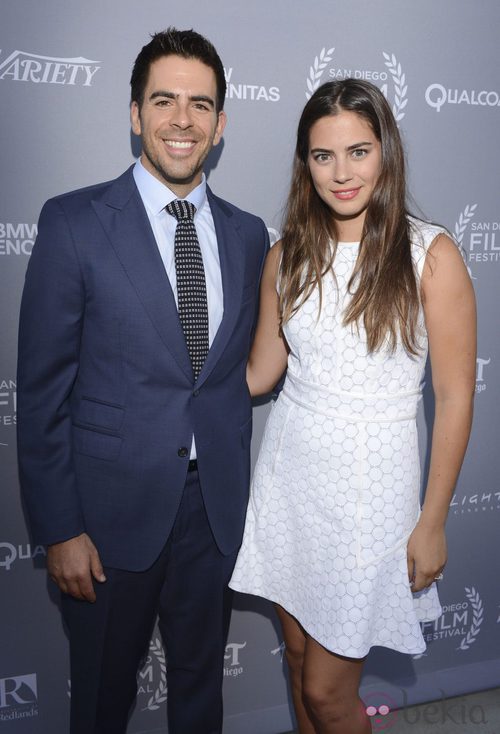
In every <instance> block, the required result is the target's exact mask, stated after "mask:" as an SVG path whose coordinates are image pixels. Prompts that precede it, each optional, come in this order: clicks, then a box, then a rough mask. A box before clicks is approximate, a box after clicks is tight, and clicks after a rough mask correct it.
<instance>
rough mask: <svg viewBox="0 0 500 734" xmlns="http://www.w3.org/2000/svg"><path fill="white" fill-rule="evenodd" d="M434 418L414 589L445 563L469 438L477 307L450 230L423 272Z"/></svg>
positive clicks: (412, 550) (411, 561)
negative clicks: (452, 509)
mask: <svg viewBox="0 0 500 734" xmlns="http://www.w3.org/2000/svg"><path fill="white" fill-rule="evenodd" d="M421 288H422V301H423V308H424V315H425V323H426V327H427V334H428V337H429V355H430V361H431V368H432V385H433V389H434V397H435V418H434V426H433V430H432V444H431V461H430V468H429V477H428V481H427V488H426V492H425V501H424V504H423V508H422V514H421V516H420V519H419V522H418V524H417V526H416V528H415V530H414V531H413V533H412V535H411V536H410V540H409V542H408V574H409V576H410V579H412V578H413V590H414V591H419V590H421V589H423V588H425V587H426V586H429V585H430V584H431V583H432V581H433V580H434V578H435V576H437V575H438V574H439V572H440V571H441V570H442V568H443V567H444V565H445V563H446V537H445V532H444V525H445V522H446V517H447V514H448V508H449V504H450V500H451V497H452V495H453V490H454V487H455V483H456V481H457V477H458V474H459V471H460V468H461V466H462V461H463V458H464V454H465V449H466V447H467V442H468V440H469V434H470V429H471V423H472V405H473V397H474V387H475V373H476V306H475V298H474V291H473V288H472V283H471V281H470V278H469V275H468V273H467V269H466V267H465V265H464V262H463V260H462V257H461V256H460V253H459V251H458V249H457V246H456V245H455V243H454V242H453V241H452V240H451V239H450V238H449V237H447V236H446V235H439V236H438V237H436V239H435V240H434V242H433V244H432V245H431V248H430V250H429V253H428V255H427V258H426V262H425V265H424V271H423V274H422V283H421Z"/></svg>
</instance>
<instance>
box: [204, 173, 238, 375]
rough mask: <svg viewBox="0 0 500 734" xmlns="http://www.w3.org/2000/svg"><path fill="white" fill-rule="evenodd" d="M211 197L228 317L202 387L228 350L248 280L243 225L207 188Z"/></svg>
mask: <svg viewBox="0 0 500 734" xmlns="http://www.w3.org/2000/svg"><path fill="white" fill-rule="evenodd" d="M207 196H208V201H209V203H210V210H211V212H212V217H213V220H214V226H215V233H216V235H217V246H218V250H219V260H220V268H221V276H222V291H223V305H224V313H223V316H222V321H221V323H220V326H219V329H218V330H217V334H216V335H215V338H214V341H213V343H212V346H211V347H210V350H209V352H208V355H207V358H206V360H205V364H204V365H203V367H202V370H201V372H200V374H199V376H198V381H197V383H198V385H201V384H202V383H203V382H205V380H206V379H207V378H208V376H209V375H210V373H211V372H212V370H213V368H214V367H215V365H216V363H217V361H218V360H219V359H220V357H221V355H222V354H223V353H224V350H225V348H226V346H227V343H228V341H229V338H230V336H231V334H232V333H233V330H234V327H235V325H236V321H237V320H238V316H239V313H240V303H241V296H242V291H243V277H244V263H245V258H244V252H243V248H244V243H243V240H242V238H241V233H240V231H239V222H238V220H237V219H236V217H234V216H233V212H232V211H231V209H230V208H229V207H228V206H226V204H225V202H224V201H223V200H222V199H219V198H218V197H216V196H214V194H213V193H212V191H211V190H210V189H209V188H208V187H207Z"/></svg>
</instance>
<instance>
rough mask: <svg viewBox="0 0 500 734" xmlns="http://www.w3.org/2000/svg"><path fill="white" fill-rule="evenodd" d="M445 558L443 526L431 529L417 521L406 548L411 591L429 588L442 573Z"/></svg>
mask: <svg viewBox="0 0 500 734" xmlns="http://www.w3.org/2000/svg"><path fill="white" fill-rule="evenodd" d="M447 557H448V554H447V550H446V535H445V532H444V526H442V527H439V528H433V527H429V526H428V525H425V524H424V523H423V522H421V520H419V522H418V523H417V525H416V526H415V529H414V530H413V532H412V534H411V535H410V538H409V540H408V546H407V560H408V579H409V581H410V584H411V589H412V591H422V589H425V588H426V587H428V586H430V585H431V584H432V583H433V582H434V581H435V580H436V577H438V576H439V574H440V573H441V572H442V570H443V568H444V566H445V564H446V560H447Z"/></svg>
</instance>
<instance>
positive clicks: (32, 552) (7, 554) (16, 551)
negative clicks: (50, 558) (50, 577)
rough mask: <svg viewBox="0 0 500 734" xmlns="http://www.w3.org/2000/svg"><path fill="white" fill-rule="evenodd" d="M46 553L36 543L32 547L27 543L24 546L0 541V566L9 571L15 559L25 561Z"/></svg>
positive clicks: (41, 546)
mask: <svg viewBox="0 0 500 734" xmlns="http://www.w3.org/2000/svg"><path fill="white" fill-rule="evenodd" d="M46 555H47V553H46V551H45V548H44V547H43V545H36V546H35V547H34V548H33V549H32V548H31V545H30V544H29V543H27V544H26V546H25V547H23V546H22V545H17V546H15V545H12V543H0V568H5V570H6V571H10V569H11V568H12V565H13V563H15V561H17V560H21V561H27V560H30V559H32V558H36V557H37V556H46Z"/></svg>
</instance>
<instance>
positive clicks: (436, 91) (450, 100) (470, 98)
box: [425, 84, 500, 112]
mask: <svg viewBox="0 0 500 734" xmlns="http://www.w3.org/2000/svg"><path fill="white" fill-rule="evenodd" d="M425 101H426V102H427V104H428V105H429V107H433V108H434V109H435V110H436V112H440V110H441V107H442V106H443V105H445V104H466V105H471V106H477V105H480V106H481V107H500V94H499V93H498V92H488V91H486V90H484V89H483V90H482V91H480V92H476V90H475V89H462V90H459V89H447V88H446V87H444V86H443V85H442V84H430V85H429V86H428V87H427V89H426V90H425Z"/></svg>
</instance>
